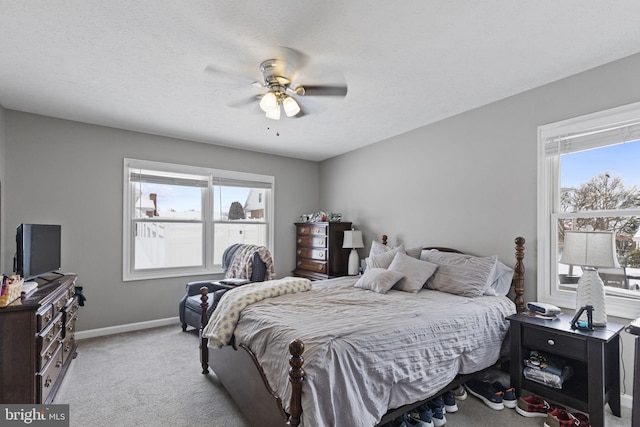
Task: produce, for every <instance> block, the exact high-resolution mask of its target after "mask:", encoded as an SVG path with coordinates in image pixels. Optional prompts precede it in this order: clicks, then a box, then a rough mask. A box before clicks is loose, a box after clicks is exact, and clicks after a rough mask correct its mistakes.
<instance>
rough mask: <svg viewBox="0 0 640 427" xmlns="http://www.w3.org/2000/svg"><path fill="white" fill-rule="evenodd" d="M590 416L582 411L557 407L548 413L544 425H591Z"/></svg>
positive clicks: (576, 426) (585, 426)
mask: <svg viewBox="0 0 640 427" xmlns="http://www.w3.org/2000/svg"><path fill="white" fill-rule="evenodd" d="M590 425H591V424H589V417H587V416H586V415H585V414H582V413H580V412H567V411H565V410H564V409H562V408H560V407H556V408H554V409H553V410H551V411H550V412H548V413H547V418H546V419H545V421H544V427H590Z"/></svg>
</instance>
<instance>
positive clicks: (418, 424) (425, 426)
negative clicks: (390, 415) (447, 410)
mask: <svg viewBox="0 0 640 427" xmlns="http://www.w3.org/2000/svg"><path fill="white" fill-rule="evenodd" d="M403 419H404V424H401V426H407V427H433V423H425V422H424V421H422V420H419V419H417V418H415V417H413V416H412V415H411V413H406V414H404V415H403Z"/></svg>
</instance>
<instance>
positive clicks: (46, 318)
mask: <svg viewBox="0 0 640 427" xmlns="http://www.w3.org/2000/svg"><path fill="white" fill-rule="evenodd" d="M49 322H51V313H49V314H47V315H45V316H44V323H49Z"/></svg>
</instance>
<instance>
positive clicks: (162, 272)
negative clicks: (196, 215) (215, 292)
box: [122, 158, 275, 281]
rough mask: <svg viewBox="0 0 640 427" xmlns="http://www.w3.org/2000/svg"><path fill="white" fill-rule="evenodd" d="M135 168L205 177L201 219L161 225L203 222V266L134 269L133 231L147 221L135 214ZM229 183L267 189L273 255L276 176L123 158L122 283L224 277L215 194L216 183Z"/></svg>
mask: <svg viewBox="0 0 640 427" xmlns="http://www.w3.org/2000/svg"><path fill="white" fill-rule="evenodd" d="M132 169H143V170H151V171H158V172H163V173H167V172H168V173H178V174H188V175H199V176H203V177H204V176H206V177H208V178H207V181H208V184H207V186H206V187H203V188H202V199H201V201H202V219H201V220H189V219H183V220H181V219H178V220H176V219H170V218H169V219H166V218H165V219H160V221H162V222H168V223H169V222H171V223H176V222H177V223H202V224H203V227H202V233H203V236H202V258H203V263H202V265H201V266H195V267H168V268H155V269H148V270H135V269H134V265H135V264H134V261H135V260H134V256H135V252H134V245H135V236H134V235H133V230H134V227H135V223H137V222H145V221H147V220H146V219H140V218H136V217H135V214H134V208H135V189H134V184H133V183H132V182H130V179H129V177H130V174H131V170H132ZM220 180H222V181H228V180H232V181H233V180H236V181H245V182H247V184H251V183H255V184H256V185H258V184H259V186H261V187H262V188H266V190H267V191H266V192H265V220H264V222H260V223H265V224H266V233H267V235H266V242H267V243H266V246H267V247H268V248H269V250H270V251H271V252H272V253H273V239H274V236H275V234H274V222H275V221H274V200H275V177H273V176H271V175H261V174H255V173H249V172H239V171H229V170H223V169H214V168H206V167H199V166H189V165H182V164H174V163H165V162H156V161H151V160H140V159H131V158H124V167H123V220H122V225H123V226H122V233H123V234H122V236H123V237H122V280H123V281H135V280H146V279H159V278H167V277H183V276H198V275H206V274H222V273H224V271H223V270H222V266H221V265H220V264H214V262H213V251H214V241H215V236H214V225H215V224H216V223H220V222H221V221H219V220H214V206H213V202H214V201H213V195H214V186H215V185H218V184H217V183H218V182H219V181H220ZM149 222H158V220H157V219H150V220H149Z"/></svg>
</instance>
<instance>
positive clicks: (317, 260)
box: [293, 222, 351, 280]
mask: <svg viewBox="0 0 640 427" xmlns="http://www.w3.org/2000/svg"><path fill="white" fill-rule="evenodd" d="M295 225H296V269H295V270H293V274H294V275H295V276H298V277H306V278H308V279H311V280H322V279H330V278H332V277H339V276H345V275H346V274H347V268H348V258H349V249H343V248H342V241H343V239H344V231H345V230H350V229H351V223H350V222H297V223H296V224H295Z"/></svg>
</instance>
